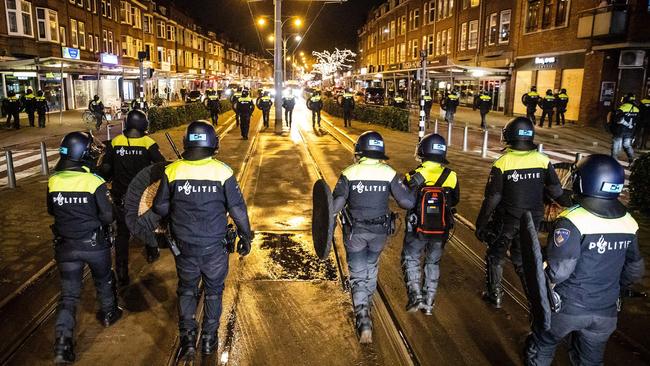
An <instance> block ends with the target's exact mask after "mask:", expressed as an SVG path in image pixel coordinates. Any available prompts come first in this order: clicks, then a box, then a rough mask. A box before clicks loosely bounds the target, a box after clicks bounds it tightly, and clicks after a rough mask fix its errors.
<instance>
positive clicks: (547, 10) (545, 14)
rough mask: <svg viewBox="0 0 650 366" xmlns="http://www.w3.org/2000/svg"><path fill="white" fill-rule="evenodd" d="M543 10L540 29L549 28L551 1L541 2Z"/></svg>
mask: <svg viewBox="0 0 650 366" xmlns="http://www.w3.org/2000/svg"><path fill="white" fill-rule="evenodd" d="M543 1H544V8H543V9H542V28H548V27H550V26H551V8H552V7H553V0H543Z"/></svg>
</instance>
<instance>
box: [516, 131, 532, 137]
mask: <svg viewBox="0 0 650 366" xmlns="http://www.w3.org/2000/svg"><path fill="white" fill-rule="evenodd" d="M519 136H528V137H533V130H519Z"/></svg>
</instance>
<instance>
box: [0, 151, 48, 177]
mask: <svg viewBox="0 0 650 366" xmlns="http://www.w3.org/2000/svg"><path fill="white" fill-rule="evenodd" d="M57 152H58V150H51V151H48V152H47V156H48V159H50V158H51V157H52V156H54V155H55V153H57ZM40 158H41V154H40V152H39V151H37V150H36V151H27V152H20V153H17V154H16V155H15V157H14V171H16V172H19V171H21V167H23V166H25V165H27V164H29V163H32V162H34V161H37V160H39V159H40ZM6 171H7V165H6V164H5V161H2V165H0V173H4V172H6Z"/></svg>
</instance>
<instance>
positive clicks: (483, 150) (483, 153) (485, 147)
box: [481, 130, 488, 159]
mask: <svg viewBox="0 0 650 366" xmlns="http://www.w3.org/2000/svg"><path fill="white" fill-rule="evenodd" d="M487 151H488V131H487V130H485V131H483V147H482V148H481V157H482V158H484V159H485V158H487Z"/></svg>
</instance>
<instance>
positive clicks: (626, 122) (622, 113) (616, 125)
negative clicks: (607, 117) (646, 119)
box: [610, 93, 640, 163]
mask: <svg viewBox="0 0 650 366" xmlns="http://www.w3.org/2000/svg"><path fill="white" fill-rule="evenodd" d="M635 101H636V97H635V96H634V94H632V93H627V94H626V95H625V97H623V104H621V106H620V107H618V109H617V110H616V112H614V115H613V116H612V119H611V121H610V130H611V132H612V135H613V138H612V156H613V157H614V159H618V154H619V153H620V152H621V148H622V149H623V150H625V154H626V155H627V160H628V161H629V162H630V163H632V162H633V161H634V149H633V148H632V139H633V138H634V131H635V129H636V125H637V122H638V119H639V112H640V110H639V108H638V107H637V106H636V105H635V104H634V103H635Z"/></svg>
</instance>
